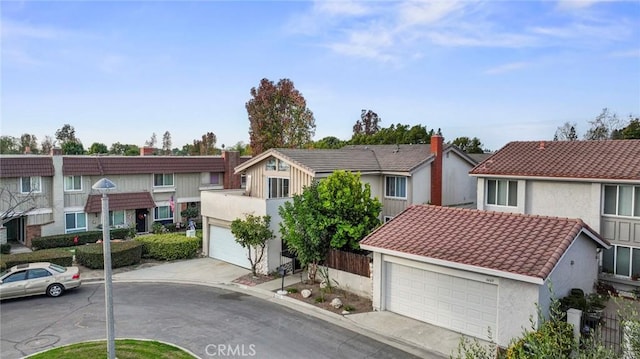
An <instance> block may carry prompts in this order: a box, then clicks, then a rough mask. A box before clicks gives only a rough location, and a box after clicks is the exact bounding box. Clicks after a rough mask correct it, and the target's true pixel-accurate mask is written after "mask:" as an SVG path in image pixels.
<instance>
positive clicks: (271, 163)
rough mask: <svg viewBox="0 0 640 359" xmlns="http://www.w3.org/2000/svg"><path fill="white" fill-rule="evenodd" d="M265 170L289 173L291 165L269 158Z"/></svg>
mask: <svg viewBox="0 0 640 359" xmlns="http://www.w3.org/2000/svg"><path fill="white" fill-rule="evenodd" d="M264 168H265V170H267V171H275V170H276V169H277V170H278V171H288V170H289V164H288V163H286V162H285V161H283V160H279V159H277V158H273V157H272V158H269V159H268V160H267V162H266V163H265V167H264Z"/></svg>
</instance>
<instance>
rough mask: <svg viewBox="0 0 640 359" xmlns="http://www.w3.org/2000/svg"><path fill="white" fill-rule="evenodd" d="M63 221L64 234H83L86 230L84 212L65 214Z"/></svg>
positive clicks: (85, 215)
mask: <svg viewBox="0 0 640 359" xmlns="http://www.w3.org/2000/svg"><path fill="white" fill-rule="evenodd" d="M64 219H65V220H64V229H65V233H73V232H85V231H86V230H87V214H86V213H84V212H72V213H66V214H65V216H64Z"/></svg>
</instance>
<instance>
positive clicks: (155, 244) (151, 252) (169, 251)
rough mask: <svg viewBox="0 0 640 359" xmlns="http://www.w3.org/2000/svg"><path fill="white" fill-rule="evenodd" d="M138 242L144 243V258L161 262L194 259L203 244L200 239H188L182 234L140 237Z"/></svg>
mask: <svg viewBox="0 0 640 359" xmlns="http://www.w3.org/2000/svg"><path fill="white" fill-rule="evenodd" d="M136 240H137V241H140V242H142V243H144V249H143V250H142V256H143V257H144V258H153V259H157V260H161V261H171V260H175V259H188V258H194V257H196V256H197V255H198V253H199V251H200V244H201V239H200V238H198V237H186V236H185V235H184V234H181V233H165V234H155V235H148V236H140V237H137V238H136Z"/></svg>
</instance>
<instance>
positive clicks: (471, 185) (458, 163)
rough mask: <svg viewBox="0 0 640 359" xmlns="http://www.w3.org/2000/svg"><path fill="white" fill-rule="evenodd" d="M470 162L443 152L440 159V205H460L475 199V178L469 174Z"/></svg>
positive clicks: (453, 154) (449, 152)
mask: <svg viewBox="0 0 640 359" xmlns="http://www.w3.org/2000/svg"><path fill="white" fill-rule="evenodd" d="M471 168H473V167H472V166H471V164H470V163H469V162H467V161H465V160H463V159H462V158H460V156H458V155H457V154H455V153H454V152H451V151H448V152H445V154H444V158H443V160H442V205H444V206H451V205H461V204H468V203H474V202H475V201H476V178H475V177H471V176H469V171H470V170H471Z"/></svg>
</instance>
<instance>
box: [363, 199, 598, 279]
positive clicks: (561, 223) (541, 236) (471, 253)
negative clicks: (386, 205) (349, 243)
mask: <svg viewBox="0 0 640 359" xmlns="http://www.w3.org/2000/svg"><path fill="white" fill-rule="evenodd" d="M583 229H586V230H587V231H588V232H590V233H592V234H594V236H595V238H597V240H598V241H601V242H602V243H605V244H607V245H608V242H606V240H604V239H602V238H601V237H600V236H599V235H598V234H597V233H596V232H594V231H593V230H591V229H590V228H589V227H588V226H587V225H586V224H585V223H584V222H582V220H580V219H567V218H557V217H543V216H533V215H523V214H514V213H500V212H490V211H480V210H475V209H462V208H451V207H440V206H430V205H415V206H411V207H409V208H407V209H406V210H405V211H404V212H402V213H401V214H399V215H398V216H396V217H395V218H393V219H392V220H391V221H389V222H387V223H386V224H385V225H383V226H381V227H380V228H378V229H377V230H376V231H374V232H373V233H371V234H370V235H369V236H367V237H366V238H365V239H363V240H362V241H361V242H360V244H361V245H362V246H363V248H365V249H369V250H374V251H375V250H376V248H378V249H386V250H390V251H394V252H401V253H407V254H412V255H416V256H421V257H428V258H434V259H439V260H444V261H448V262H454V263H462V264H466V265H470V266H477V267H483V268H488V269H494V270H498V271H503V272H509V273H515V274H520V275H524V276H529V277H537V278H542V279H545V278H547V276H548V275H549V274H550V273H551V270H552V269H553V268H554V267H555V265H556V264H557V263H558V260H559V259H560V257H561V256H562V255H563V253H564V252H565V251H566V250H567V248H568V247H569V245H570V244H571V243H572V242H573V241H574V240H575V239H576V238H577V236H578V234H579V233H580V231H582V230H583Z"/></svg>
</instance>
